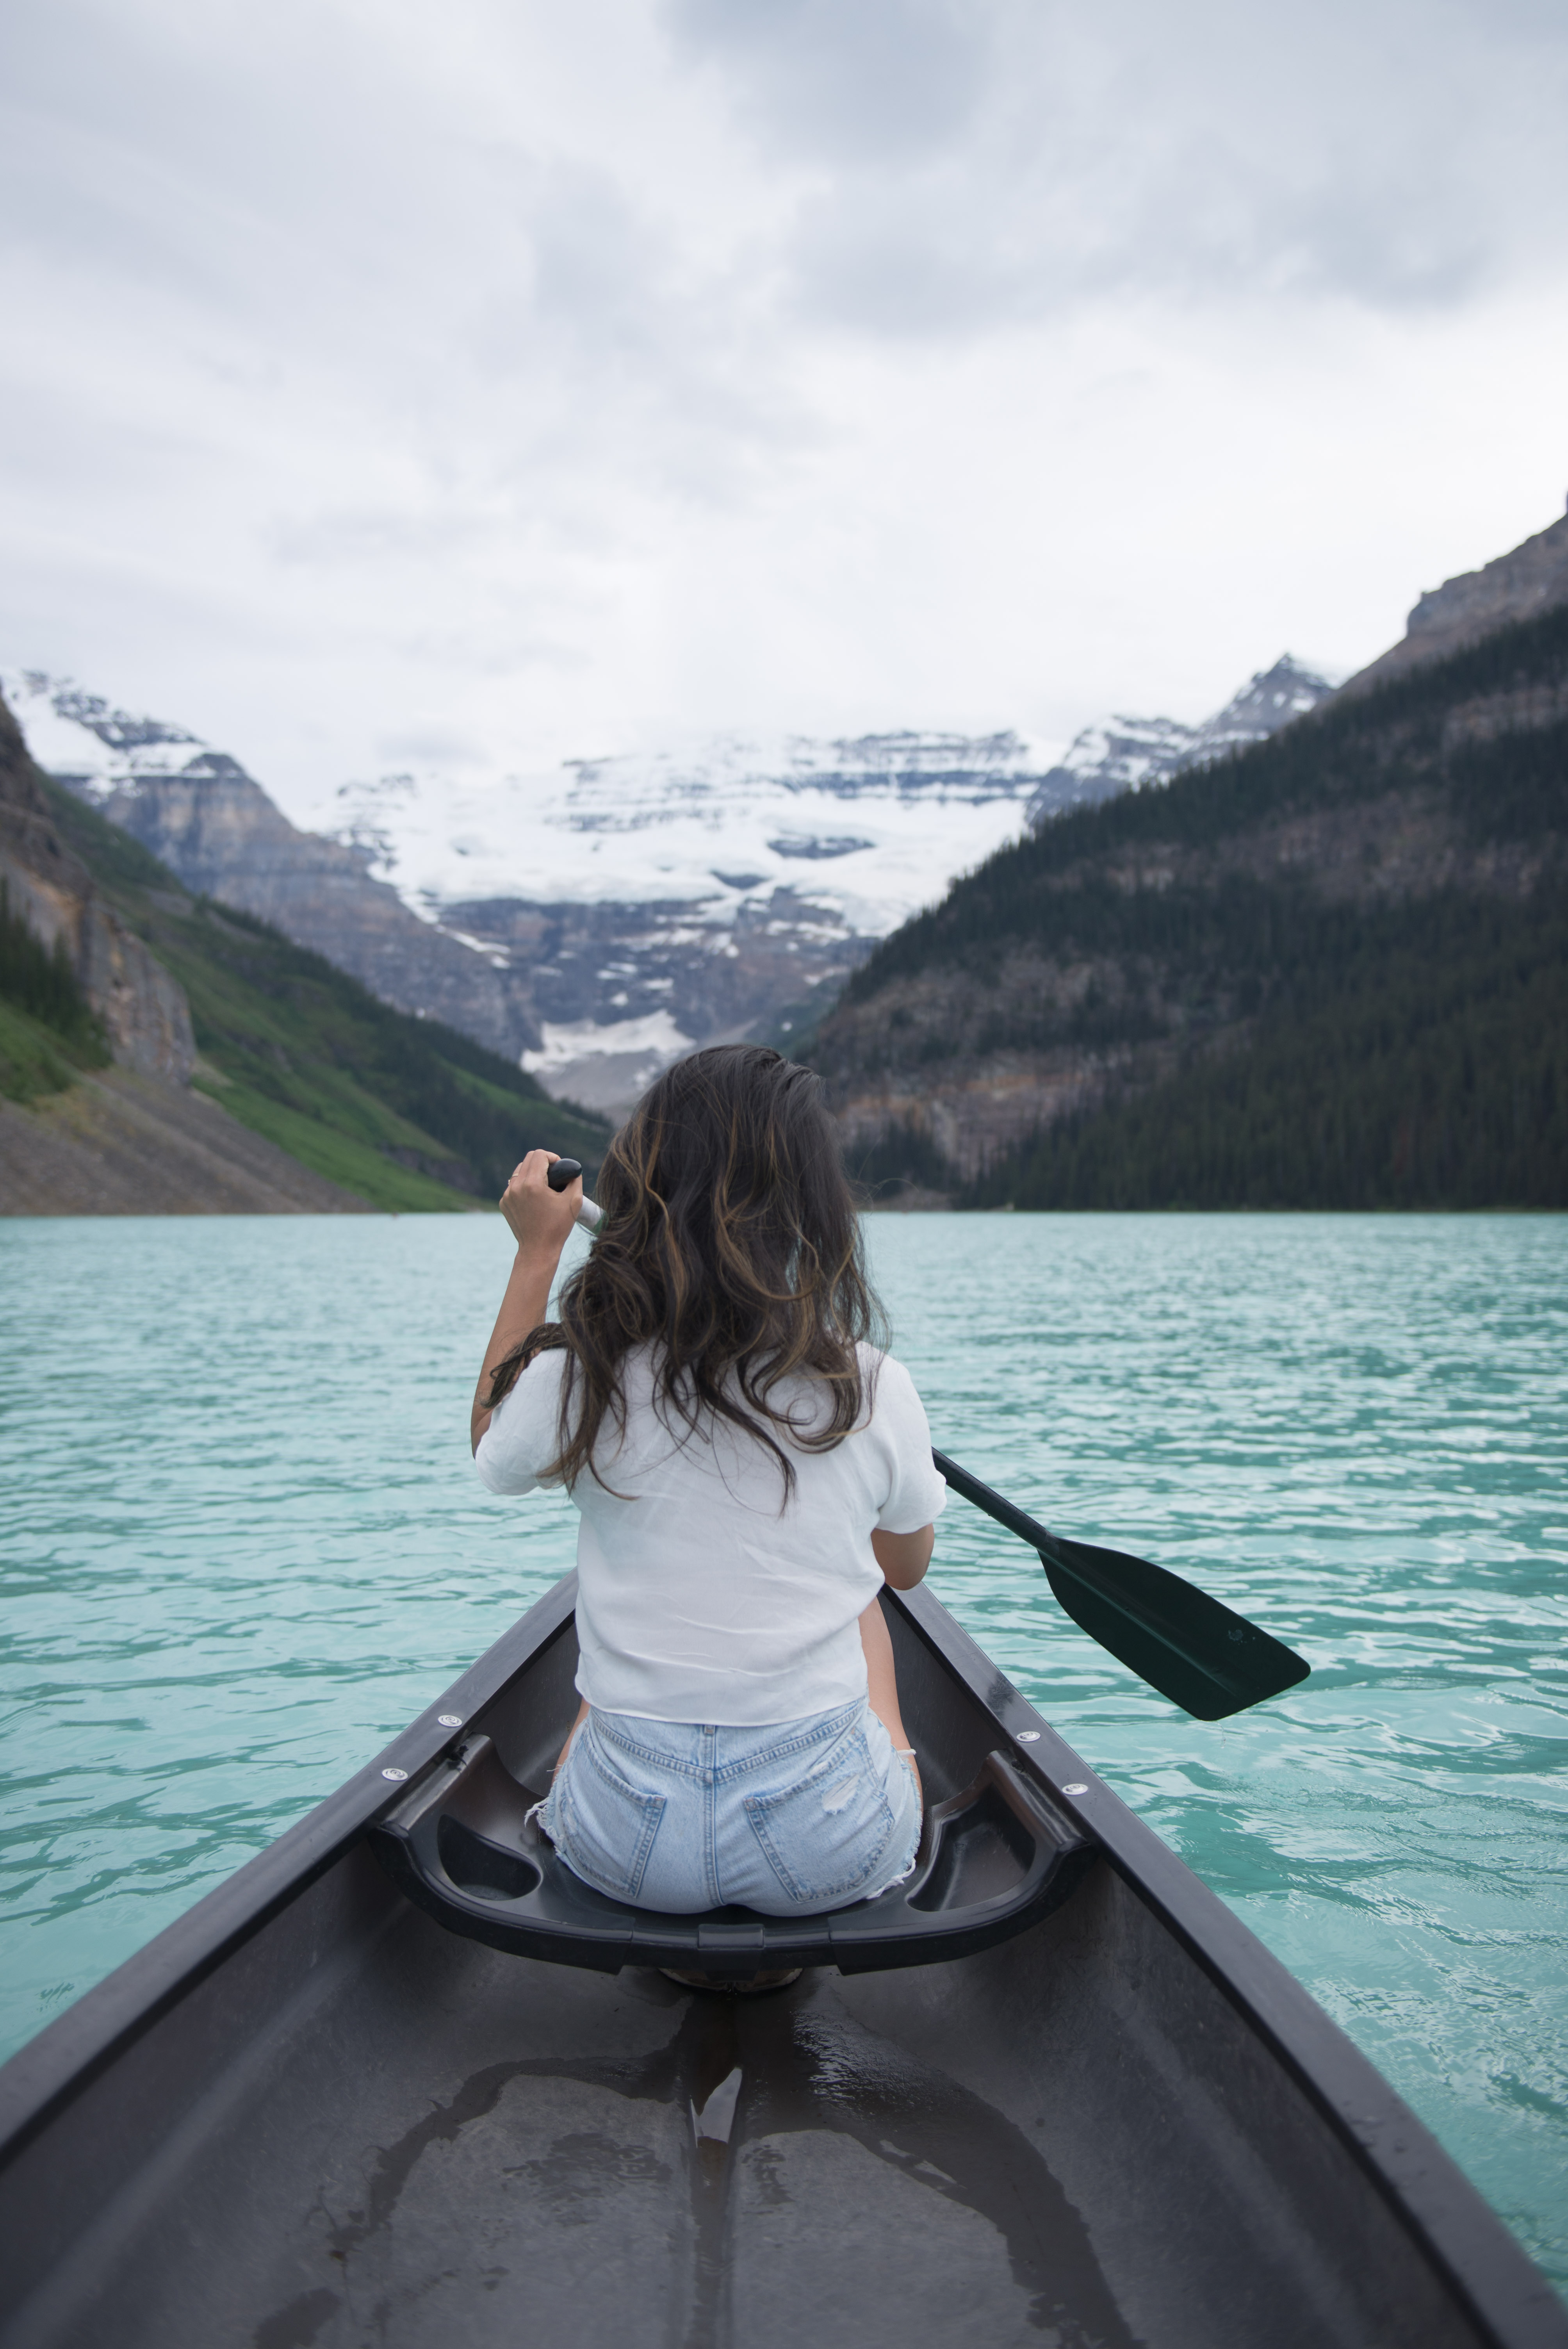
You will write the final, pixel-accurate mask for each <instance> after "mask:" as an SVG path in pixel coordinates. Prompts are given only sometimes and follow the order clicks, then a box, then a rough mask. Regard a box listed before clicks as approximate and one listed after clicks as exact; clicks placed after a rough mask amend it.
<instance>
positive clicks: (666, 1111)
mask: <svg viewBox="0 0 1568 2349" xmlns="http://www.w3.org/2000/svg"><path fill="white" fill-rule="evenodd" d="M552 1163H553V1160H552V1153H550V1152H549V1151H542V1150H535V1151H531V1153H530V1154H529V1155H528V1157H526V1158H525V1159H524V1160H523V1162H522V1164H521V1166H519V1167H518V1169H517V1171H516V1173H515V1174H513V1176H512V1178H511V1182H510V1183H509V1184H508V1185H507V1188H506V1192H505V1195H504V1196H503V1197H502V1200H501V1203H500V1204H501V1212H502V1214H503V1215H504V1216H505V1217H506V1220H507V1222H508V1224H509V1225H510V1226H511V1230H512V1232H513V1234H514V1235H515V1237H516V1239H517V1243H518V1251H517V1258H516V1261H515V1263H514V1265H513V1267H512V1271H511V1279H510V1280H509V1282H508V1284H507V1290H506V1296H505V1299H504V1300H503V1302H502V1305H501V1309H500V1315H499V1316H498V1318H497V1320H496V1325H495V1330H494V1332H493V1334H492V1336H491V1339H490V1346H489V1348H488V1350H487V1351H486V1354H485V1361H484V1369H483V1371H482V1372H481V1374H480V1384H479V1390H478V1392H476V1395H475V1398H474V1413H473V1435H474V1447H475V1454H476V1458H477V1464H478V1467H479V1472H480V1476H481V1477H482V1479H483V1480H484V1482H485V1484H486V1485H489V1487H490V1490H491V1491H492V1492H495V1493H527V1492H531V1491H532V1490H533V1488H534V1486H535V1485H541V1484H545V1485H551V1484H564V1485H566V1486H567V1488H568V1490H569V1491H570V1493H571V1495H572V1498H573V1501H574V1502H575V1504H576V1506H577V1507H578V1509H579V1510H580V1512H581V1514H582V1524H581V1526H580V1528H579V1532H578V1575H579V1588H578V1601H577V1634H578V1643H579V1650H580V1661H579V1664H578V1671H577V1688H578V1691H579V1693H580V1695H581V1697H582V1700H583V1702H582V1707H581V1710H580V1711H579V1713H578V1716H577V1720H576V1722H575V1723H574V1724H573V1730H572V1733H571V1734H570V1735H569V1737H568V1739H567V1742H566V1744H565V1745H564V1746H563V1747H562V1754H561V1759H560V1761H559V1762H558V1764H557V1765H556V1769H555V1774H554V1777H553V1781H552V1788H551V1792H550V1795H549V1796H548V1798H547V1800H546V1801H545V1802H544V1804H543V1805H542V1806H541V1821H540V1824H541V1826H542V1829H543V1831H544V1832H545V1833H546V1834H547V1835H548V1836H549V1837H550V1838H551V1840H552V1843H553V1844H554V1845H555V1847H556V1848H557V1850H558V1851H559V1853H560V1855H561V1857H562V1858H563V1859H564V1860H565V1862H566V1864H567V1865H568V1866H569V1867H570V1868H572V1869H573V1872H574V1873H575V1874H577V1875H578V1876H580V1877H582V1878H583V1879H584V1880H585V1881H586V1882H587V1883H589V1884H592V1885H593V1886H595V1887H596V1888H597V1889H599V1890H600V1891H603V1892H605V1893H608V1894H610V1895H612V1896H614V1897H615V1898H617V1899H623V1900H630V1901H632V1902H634V1903H636V1904H638V1905H640V1906H642V1907H644V1908H647V1909H664V1910H667V1911H674V1912H677V1913H686V1914H689V1913H691V1912H693V1911H696V1910H701V1909H716V1908H719V1907H722V1906H724V1905H726V1904H727V1903H731V1902H733V1903H737V1904H738V1905H740V1906H742V1907H745V1908H748V1909H756V1910H758V1911H760V1912H761V1913H762V1914H764V1915H766V1916H812V1915H817V1914H820V1913H821V1912H822V1911H824V1910H826V1909H837V1908H841V1907H843V1906H845V1905H846V1904H847V1903H849V1902H851V1901H853V1900H861V1899H872V1897H874V1896H875V1895H876V1894H877V1893H879V1892H882V1891H883V1890H885V1889H886V1888H887V1887H888V1886H889V1885H890V1884H892V1883H896V1882H898V1881H899V1880H900V1879H901V1878H903V1877H904V1876H906V1875H907V1874H908V1873H909V1871H910V1869H911V1868H913V1864H914V1857H915V1851H916V1847H917V1846H918V1843H919V1840H920V1827H921V1795H920V1780H919V1775H918V1773H917V1771H916V1769H915V1766H914V1756H913V1752H912V1750H911V1748H910V1744H909V1740H908V1738H907V1737H906V1736H905V1734H904V1730H903V1722H902V1721H901V1719H900V1717H899V1709H898V1692H897V1688H896V1685H895V1682H894V1678H893V1665H892V1645H891V1642H890V1640H889V1639H888V1634H887V1629H886V1626H885V1624H884V1623H883V1621H882V1610H881V1609H880V1607H879V1606H878V1604H877V1593H878V1592H879V1590H880V1589H881V1588H882V1583H883V1581H884V1580H885V1581H887V1582H889V1583H891V1584H892V1586H893V1588H895V1589H899V1590H907V1589H910V1588H913V1585H914V1584H915V1583H917V1582H918V1581H919V1580H920V1578H921V1577H922V1576H923V1574H924V1572H925V1569H926V1566H927V1564H928V1562H929V1560H930V1557H931V1551H932V1544H933V1540H934V1519H935V1517H936V1516H937V1515H938V1513H939V1512H940V1510H941V1508H942V1506H943V1504H944V1500H945V1497H946V1491H945V1487H944V1485H943V1482H942V1479H941V1477H940V1476H939V1475H937V1474H936V1471H935V1469H934V1466H933V1464H932V1457H931V1435H930V1431H929V1429H928V1427H927V1425H926V1420H925V1413H924V1412H923V1409H922V1408H921V1403H920V1399H919V1397H918V1396H917V1394H916V1393H915V1392H914V1389H913V1385H912V1383H911V1381H910V1379H909V1376H908V1373H907V1372H906V1371H904V1370H903V1368H902V1367H901V1366H900V1365H899V1364H898V1363H897V1362H895V1361H892V1358H891V1357H889V1356H887V1355H885V1354H883V1353H881V1352H880V1351H879V1350H878V1349H877V1348H876V1347H875V1346H874V1345H873V1344H872V1343H871V1342H870V1340H871V1334H872V1330H873V1328H874V1327H875V1326H877V1325H878V1323H879V1321H880V1313H879V1309H878V1307H877V1305H876V1301H875V1299H874V1298H873V1297H872V1292H871V1289H870V1288H869V1286H868V1284H867V1280H866V1276H865V1270H864V1265H863V1260H862V1257H861V1238H860V1230H859V1225H858V1221H857V1218H856V1216H855V1212H854V1207H853V1204H852V1202H851V1196H850V1192H849V1186H848V1185H847V1183H846V1181H845V1179H844V1174H843V1170H842V1167H841V1163H840V1157H839V1149H838V1143H837V1140H836V1137H835V1135H834V1133H833V1129H832V1126H831V1124H830V1121H829V1118H828V1115H827V1112H826V1111H825V1109H824V1108H823V1106H822V1102H821V1098H820V1089H819V1086H818V1082H817V1080H816V1079H815V1078H814V1077H812V1076H811V1075H810V1074H809V1073H808V1071H806V1070H804V1069H800V1068H797V1067H795V1066H794V1065H793V1064H792V1063H791V1062H789V1061H785V1060H782V1059H781V1058H780V1057H779V1054H778V1053H777V1052H772V1051H769V1050H764V1049H762V1048H760V1047H757V1046H750V1045H724V1046H720V1047H717V1048H715V1049H713V1050H708V1051H704V1052H697V1053H695V1054H694V1055H693V1056H692V1058H691V1059H689V1060H686V1061H680V1062H678V1063H677V1064H676V1067H674V1068H673V1069H671V1070H669V1071H667V1073H666V1074H665V1075H664V1076H663V1077H661V1078H660V1079H659V1080H658V1081H657V1083H656V1084H655V1085H654V1086H653V1088H652V1089H651V1091H650V1092H648V1093H647V1094H646V1095H645V1098H644V1099H643V1101H642V1102H640V1103H639V1105H638V1107H637V1108H636V1110H635V1111H634V1112H633V1114H632V1116H631V1118H630V1119H629V1120H628V1122H627V1123H626V1124H625V1126H624V1128H623V1130H622V1131H621V1133H619V1134H617V1135H616V1137H615V1140H614V1143H612V1144H611V1146H610V1150H609V1153H608V1154H607V1156H606V1158H605V1161H604V1164H603V1171H602V1174H601V1177H600V1183H599V1202H600V1206H602V1208H603V1216H604V1219H603V1224H602V1225H601V1226H600V1229H599V1234H598V1237H597V1238H596V1239H595V1241H594V1244H593V1251H592V1253H591V1254H590V1256H589V1257H588V1258H587V1260H586V1262H585V1263H584V1264H583V1265H582V1266H581V1267H580V1268H579V1269H578V1270H577V1271H576V1272H575V1273H573V1276H572V1277H571V1278H570V1279H569V1280H568V1281H567V1282H566V1284H565V1286H564V1288H563V1289H562V1295H561V1299H560V1303H559V1312H560V1319H559V1320H558V1321H555V1322H548V1321H546V1319H545V1315H546V1312H547V1310H548V1304H549V1297H550V1290H551V1285H552V1280H553V1278H554V1276H555V1271H556V1268H557V1265H558V1262H559V1260H560V1256H561V1250H562V1246H563V1245H564V1242H565V1239H566V1236H567V1234H568V1232H569V1231H570V1230H571V1229H572V1225H573V1217H574V1216H575V1213H576V1209H577V1207H578V1206H579V1205H580V1203H581V1199H582V1191H581V1186H580V1185H579V1184H577V1183H573V1185H571V1187H570V1188H569V1189H568V1190H566V1191H564V1192H562V1193H556V1192H553V1191H552V1190H551V1189H550V1187H549V1185H548V1184H547V1182H546V1179H545V1177H546V1174H547V1171H548V1169H549V1167H550V1165H551V1164H552ZM759 1979H760V1978H759Z"/></svg>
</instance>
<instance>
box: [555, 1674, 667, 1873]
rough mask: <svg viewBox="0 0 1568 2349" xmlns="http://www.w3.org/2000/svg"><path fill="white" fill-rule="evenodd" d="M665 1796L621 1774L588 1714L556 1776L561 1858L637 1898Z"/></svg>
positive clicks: (663, 1810) (663, 1813) (556, 1813)
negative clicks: (654, 1793) (648, 1790)
mask: <svg viewBox="0 0 1568 2349" xmlns="http://www.w3.org/2000/svg"><path fill="white" fill-rule="evenodd" d="M554 1810H555V1817H556V1822H557V1825H558V1827H559V1833H558V1835H557V1837H556V1840H557V1842H558V1843H559V1846H560V1848H561V1851H562V1855H563V1857H565V1858H566V1859H567V1860H568V1861H569V1862H570V1864H571V1865H572V1866H573V1868H575V1869H576V1870H577V1872H578V1874H579V1875H580V1876H584V1877H586V1878H588V1880H589V1882H590V1883H591V1884H597V1885H599V1886H601V1887H602V1888H603V1889H604V1890H606V1891H614V1892H617V1893H620V1894H621V1895H622V1896H623V1897H624V1899H628V1900H634V1899H636V1897H637V1895H638V1893H639V1892H640V1891H641V1890H642V1889H643V1878H644V1877H645V1874H646V1873H647V1867H648V1859H649V1857H650V1855H651V1853H652V1851H653V1848H654V1837H655V1836H656V1835H657V1834H658V1831H659V1821H660V1820H661V1819H662V1818H663V1817H664V1815H665V1796H664V1795H647V1794H644V1793H643V1791H642V1790H641V1788H639V1787H636V1786H634V1785H632V1784H631V1782H630V1781H629V1780H628V1779H625V1778H623V1777H622V1775H621V1774H620V1772H619V1771H618V1770H617V1769H616V1768H615V1767H614V1764H613V1763H611V1762H609V1761H608V1760H607V1759H606V1758H605V1756H604V1754H603V1751H602V1749H601V1747H600V1745H599V1742H598V1740H597V1739H596V1738H595V1737H594V1736H593V1723H592V1720H591V1719H590V1720H589V1721H588V1722H587V1723H584V1725H583V1729H582V1730H581V1731H580V1732H579V1733H578V1735H577V1738H576V1740H575V1742H574V1743H573V1748H572V1752H571V1755H570V1757H569V1758H568V1761H567V1764H566V1767H565V1768H564V1769H563V1770H562V1773H561V1775H560V1777H559V1778H558V1779H557V1781H556V1787H555V1795H554Z"/></svg>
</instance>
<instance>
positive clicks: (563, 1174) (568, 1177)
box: [544, 1158, 604, 1232]
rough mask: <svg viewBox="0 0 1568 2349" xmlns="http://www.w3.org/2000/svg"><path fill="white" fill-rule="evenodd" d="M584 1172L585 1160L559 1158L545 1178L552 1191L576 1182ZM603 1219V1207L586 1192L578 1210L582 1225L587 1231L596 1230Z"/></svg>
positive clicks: (579, 1221)
mask: <svg viewBox="0 0 1568 2349" xmlns="http://www.w3.org/2000/svg"><path fill="white" fill-rule="evenodd" d="M582 1172H583V1161H582V1160H581V1159H580V1158H558V1159H557V1160H556V1162H555V1164H554V1165H553V1166H552V1168H551V1169H550V1172H549V1173H548V1174H546V1176H545V1178H544V1179H545V1181H546V1182H547V1183H548V1184H549V1185H550V1187H551V1189H552V1191H564V1190H565V1188H566V1186H567V1185H568V1184H569V1183H575V1182H576V1180H577V1178H578V1176H579V1175H580V1174H582ZM603 1220H604V1210H603V1207H601V1206H599V1205H598V1203H597V1201H595V1200H593V1199H590V1198H589V1197H588V1195H587V1194H586V1193H584V1195H583V1205H582V1206H580V1207H579V1208H578V1210H577V1221H578V1224H579V1226H580V1227H581V1228H582V1229H583V1231H585V1232H596V1231H597V1230H598V1228H599V1226H600V1225H601V1224H602V1223H603Z"/></svg>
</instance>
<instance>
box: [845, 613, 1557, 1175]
mask: <svg viewBox="0 0 1568 2349" xmlns="http://www.w3.org/2000/svg"><path fill="white" fill-rule="evenodd" d="M813 1059H814V1061H815V1062H816V1064H817V1065H818V1066H819V1067H820V1069H821V1070H822V1071H823V1072H824V1074H825V1075H826V1076H827V1077H828V1079H829V1081H830V1089H831V1092H832V1097H833V1100H834V1102H835V1106H836V1108H837V1110H838V1112H839V1114H840V1116H841V1122H842V1123H843V1125H844V1127H845V1130H846V1133H847V1135H848V1137H849V1139H850V1143H851V1155H854V1154H860V1155H861V1157H862V1158H863V1160H864V1161H865V1163H866V1164H867V1166H868V1169H869V1171H870V1172H871V1173H872V1174H873V1175H876V1176H879V1177H882V1178H886V1177H888V1176H890V1175H895V1174H901V1173H902V1174H905V1175H907V1177H908V1178H909V1179H910V1180H912V1181H913V1182H915V1183H918V1184H920V1185H923V1186H925V1187H926V1188H942V1189H945V1190H946V1191H947V1192H949V1194H951V1195H956V1196H959V1197H962V1198H964V1199H965V1200H967V1201H970V1202H972V1203H974V1204H977V1205H991V1206H998V1205H1004V1204H1009V1203H1010V1204H1013V1205H1016V1206H1182V1205H1188V1206H1242V1205H1254V1206H1338V1207H1352V1206H1445V1205H1446V1206H1487V1205H1499V1206H1502V1205H1518V1206H1559V1205H1565V1204H1568V607H1559V608H1557V609H1555V610H1553V611H1549V612H1547V613H1546V614H1544V615H1543V616H1541V617H1539V618H1537V619H1533V620H1531V621H1528V622H1525V623H1522V624H1519V625H1515V626H1510V627H1507V628H1504V629H1501V630H1499V631H1497V632H1496V633H1495V634H1494V635H1492V636H1490V637H1488V638H1486V639H1485V640H1484V641H1483V642H1481V643H1480V644H1477V645H1474V646H1472V647H1470V648H1468V649H1466V650H1464V651H1462V652H1460V653H1458V654H1456V655H1453V656H1451V657H1449V658H1447V659H1442V660H1437V661H1433V662H1431V663H1429V665H1427V666H1426V667H1420V668H1418V669H1416V670H1413V671H1411V672H1408V673H1407V674H1405V675H1403V676H1400V677H1398V678H1394V679H1392V680H1391V681H1389V682H1387V683H1385V684H1382V685H1379V686H1376V687H1374V688H1370V689H1367V690H1364V691H1362V692H1359V693H1357V694H1356V695H1354V696H1346V697H1345V698H1340V699H1336V700H1335V701H1333V702H1330V703H1329V704H1328V705H1327V706H1326V708H1324V709H1321V710H1319V711H1316V712H1315V713H1314V714H1313V715H1311V716H1310V717H1306V718H1304V719H1300V720H1299V721H1297V722H1296V723H1295V725H1293V726H1291V727H1290V728H1288V729H1287V730H1285V731H1284V733H1282V734H1280V735H1278V736H1276V737H1275V738H1274V740H1271V741H1269V742H1267V743H1264V744H1261V745H1258V746H1257V747H1255V748H1253V749H1251V750H1244V751H1243V752H1241V753H1239V754H1238V755H1236V756H1234V757H1232V758H1229V759H1225V760H1222V761H1217V762H1215V763H1214V764H1212V765H1210V766H1208V767H1205V768H1202V769H1199V770H1196V771H1192V772H1191V773H1189V774H1186V775H1183V776H1181V777H1180V778H1178V779H1177V780H1176V781H1173V782H1171V784H1169V785H1168V786H1167V787H1165V788H1163V789H1161V790H1156V791H1148V792H1137V793H1130V794H1128V795H1126V796H1124V797H1122V798H1119V799H1117V800H1113V801H1109V802H1106V803H1104V804H1103V805H1101V806H1099V807H1097V808H1092V809H1086V810H1083V811H1081V812H1073V813H1070V814H1068V815H1065V816H1062V817H1060V818H1058V819H1057V821H1055V822H1053V823H1047V824H1046V825H1045V826H1043V827H1042V829H1041V830H1040V831H1039V832H1038V833H1037V834H1035V835H1034V836H1033V837H1032V838H1030V839H1028V840H1026V841H1025V842H1023V843H1019V844H1018V845H1017V846H1016V847H1012V848H1008V849H1005V850H1003V851H1002V852H1001V853H1000V854H997V855H995V856H994V857H992V858H991V859H989V860H988V862H987V863H986V864H984V865H982V866H981V867H980V868H979V870H978V871H977V872H975V874H972V875H970V876H969V877H968V878H966V879H965V880H964V881H961V882H960V883H959V884H958V885H956V886H955V887H954V889H953V890H952V891H951V892H950V893H949V895H948V896H947V897H946V898H945V899H944V901H943V903H942V904H941V905H939V906H937V907H935V908H934V910H933V911H932V912H930V913H928V914H925V915H923V916H920V917H919V918H918V919H917V920H916V921H913V922H911V923H909V924H907V925H906V926H904V927H903V929H902V930H900V931H898V932H896V933H895V934H894V935H893V936H892V937H891V938H890V939H889V940H888V941H887V942H886V943H885V945H884V946H883V947H882V948H881V949H880V950H879V951H878V952H877V953H876V954H875V955H874V956H873V957H872V958H871V960H870V961H869V962H868V963H867V964H866V965H865V966H864V968H862V969H861V971H860V972H858V973H857V974H856V975H855V977H854V978H852V979H851V982H850V984H849V986H848V987H847V988H846V989H845V992H844V996H843V999H841V1004H840V1005H839V1007H838V1008H837V1009H835V1011H834V1012H833V1013H832V1014H831V1015H830V1018H829V1019H827V1020H826V1021H825V1022H824V1025H823V1028H822V1030H821V1031H820V1036H819V1038H818V1040H817V1043H816V1046H815V1049H814V1052H813Z"/></svg>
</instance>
